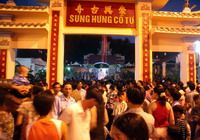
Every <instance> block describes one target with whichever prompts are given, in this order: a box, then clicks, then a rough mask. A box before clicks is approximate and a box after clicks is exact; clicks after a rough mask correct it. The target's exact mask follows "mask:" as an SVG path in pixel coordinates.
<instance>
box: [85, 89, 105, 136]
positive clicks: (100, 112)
mask: <svg viewBox="0 0 200 140" xmlns="http://www.w3.org/2000/svg"><path fill="white" fill-rule="evenodd" d="M102 94H103V91H102V90H99V89H98V88H97V87H96V86H91V87H89V88H88V90H87V94H86V97H85V99H95V100H96V101H97V103H98V104H97V105H96V108H97V127H96V128H93V129H92V130H91V131H90V136H91V139H101V140H103V139H104V113H105V112H104V101H103V97H102Z"/></svg>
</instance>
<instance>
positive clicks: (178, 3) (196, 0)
mask: <svg viewBox="0 0 200 140" xmlns="http://www.w3.org/2000/svg"><path fill="white" fill-rule="evenodd" d="M6 1H7V0H0V3H5V2H6ZM184 1H185V0H170V1H169V3H168V4H167V5H166V6H165V7H164V8H162V9H161V10H164V11H179V12H180V11H182V9H183V5H184ZM15 3H16V4H17V5H20V6H22V5H23V6H25V5H26V6H28V5H41V3H38V2H36V0H15ZM194 4H195V5H196V8H194V9H193V10H200V0H190V5H191V6H192V5H194Z"/></svg>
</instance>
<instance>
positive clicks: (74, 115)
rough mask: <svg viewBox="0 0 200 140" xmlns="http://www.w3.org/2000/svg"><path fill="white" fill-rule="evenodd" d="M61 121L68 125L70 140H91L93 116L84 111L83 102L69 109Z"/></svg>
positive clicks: (62, 115) (63, 114) (65, 111)
mask: <svg viewBox="0 0 200 140" xmlns="http://www.w3.org/2000/svg"><path fill="white" fill-rule="evenodd" d="M59 119H60V120H63V121H64V122H65V123H66V124H67V125H68V127H69V129H68V130H69V139H70V140H90V120H91V114H90V111H89V110H86V111H84V110H83V107H82V104H81V101H78V102H77V103H74V104H72V105H70V106H69V107H67V108H66V109H65V110H64V111H63V113H62V114H61V115H60V117H59Z"/></svg>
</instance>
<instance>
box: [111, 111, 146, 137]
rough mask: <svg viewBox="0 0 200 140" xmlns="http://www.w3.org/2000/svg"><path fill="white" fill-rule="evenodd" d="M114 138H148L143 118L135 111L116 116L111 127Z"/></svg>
mask: <svg viewBox="0 0 200 140" xmlns="http://www.w3.org/2000/svg"><path fill="white" fill-rule="evenodd" d="M111 137H112V138H113V139H114V140H148V139H149V132H148V127H147V124H146V122H145V120H144V119H143V118H142V117H141V116H140V115H138V114H135V113H124V114H122V115H120V116H119V117H117V118H116V119H115V120H114V122H113V124H112V127H111Z"/></svg>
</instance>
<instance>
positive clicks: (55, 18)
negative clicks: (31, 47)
mask: <svg viewBox="0 0 200 140" xmlns="http://www.w3.org/2000/svg"><path fill="white" fill-rule="evenodd" d="M59 20H60V11H52V22H51V26H52V27H51V48H50V69H49V70H50V72H49V74H50V76H49V78H50V79H49V86H51V85H52V83H54V82H56V81H57V65H58V40H59V34H58V31H59Z"/></svg>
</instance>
